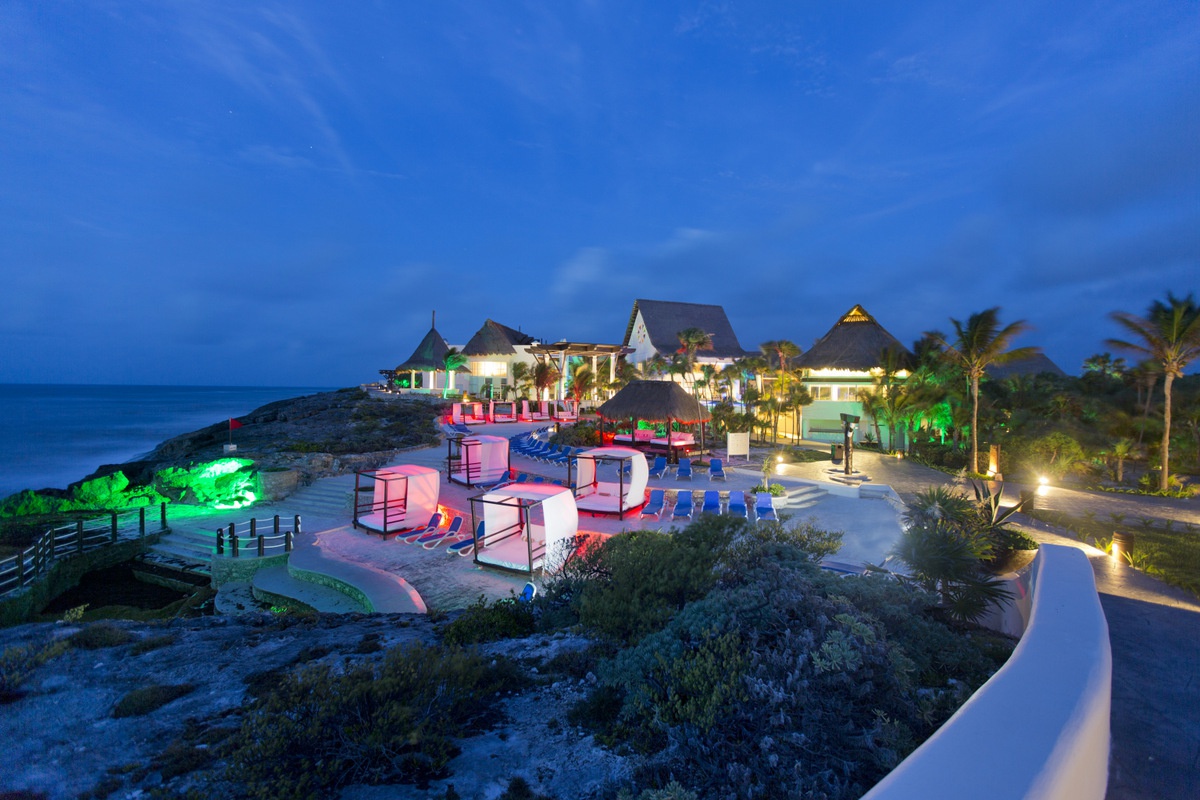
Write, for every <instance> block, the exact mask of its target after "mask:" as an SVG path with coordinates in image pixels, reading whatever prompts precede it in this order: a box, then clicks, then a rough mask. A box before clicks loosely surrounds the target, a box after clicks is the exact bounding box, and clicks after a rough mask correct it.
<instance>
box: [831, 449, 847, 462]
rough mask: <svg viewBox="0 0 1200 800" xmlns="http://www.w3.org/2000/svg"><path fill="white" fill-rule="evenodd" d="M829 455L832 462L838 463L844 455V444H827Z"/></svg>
mask: <svg viewBox="0 0 1200 800" xmlns="http://www.w3.org/2000/svg"><path fill="white" fill-rule="evenodd" d="M829 455H830V457H831V458H832V459H833V463H835V464H839V463H841V461H842V458H843V457H844V456H845V455H846V445H844V444H831V445H829Z"/></svg>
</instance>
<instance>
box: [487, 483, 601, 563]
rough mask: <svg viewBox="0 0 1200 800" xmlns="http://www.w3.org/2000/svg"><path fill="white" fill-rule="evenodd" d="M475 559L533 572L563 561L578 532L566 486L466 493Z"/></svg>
mask: <svg viewBox="0 0 1200 800" xmlns="http://www.w3.org/2000/svg"><path fill="white" fill-rule="evenodd" d="M471 529H472V531H473V532H474V536H475V563H476V564H482V565H484V566H489V567H499V568H500V569H507V570H512V571H514V572H526V573H533V572H535V571H537V570H543V571H546V572H553V571H555V570H557V569H558V567H559V566H561V565H562V560H563V559H564V558H565V557H566V554H567V550H568V549H569V548H570V546H571V543H572V542H573V540H574V538H575V535H576V534H577V533H578V532H579V511H578V510H577V509H576V508H575V498H574V496H572V494H571V490H570V489H566V488H564V487H562V486H554V485H551V484H530V483H515V484H511V485H508V486H503V487H500V488H499V489H493V490H491V491H489V492H487V493H485V494H481V495H479V496H477V497H472V498H471Z"/></svg>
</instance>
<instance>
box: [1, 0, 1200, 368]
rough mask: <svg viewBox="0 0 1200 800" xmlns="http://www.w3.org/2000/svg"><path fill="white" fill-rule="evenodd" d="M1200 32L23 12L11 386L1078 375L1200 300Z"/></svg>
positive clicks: (197, 8)
mask: <svg viewBox="0 0 1200 800" xmlns="http://www.w3.org/2000/svg"><path fill="white" fill-rule="evenodd" d="M1198 143H1200V5H1198V4H1197V2H1195V1H1194V0H1187V1H1184V0H1169V1H1168V2H1160V1H1158V0H1131V1H1130V2H1049V1H1048V0H1015V1H1013V2H1004V3H970V2H961V1H957V2H940V3H939V2H923V1H922V0H918V1H917V2H896V3H881V2H870V3H867V2H854V1H853V0H846V1H845V2H841V1H837V0H821V1H820V2H729V3H706V2H699V3H697V2H687V3H679V2H654V3H647V2H632V1H630V2H621V1H617V2H600V1H597V2H578V3H572V2H528V3H517V2H478V0H476V1H474V2H463V3H453V2H434V3H411V2H373V3H368V2H344V3H343V2H338V3H334V2H293V1H289V2H279V3H263V2H243V1H242V0H239V1H238V2H146V3H140V2H134V1H133V0H114V1H113V2H53V1H51V0H9V1H8V2H5V3H3V4H0V353H2V354H3V357H2V358H0V382H80V383H187V384H196V383H199V384H250V385H290V386H298V385H343V384H345V385H348V384H353V383H358V382H361V381H365V380H371V379H374V378H375V377H377V375H376V370H377V369H378V368H380V367H388V366H394V365H395V364H396V363H397V362H399V361H400V360H403V359H404V358H406V357H407V356H408V355H409V354H410V353H411V351H412V349H413V348H414V347H415V346H416V344H417V342H418V341H419V340H420V338H421V337H422V336H423V335H424V334H425V332H426V331H427V330H428V328H429V318H430V311H431V310H432V309H435V308H436V309H437V313H438V328H439V330H440V331H441V332H442V333H443V334H444V335H445V336H446V338H447V339H448V340H449V341H450V342H451V343H452V344H463V343H465V342H466V340H467V339H468V338H469V337H470V336H471V334H472V333H473V332H474V331H475V330H476V329H477V328H478V327H479V326H480V325H481V324H482V323H483V321H484V319H486V318H487V317H492V318H494V319H496V320H498V321H500V322H503V323H505V324H507V325H511V326H513V327H520V328H522V329H523V330H525V331H528V332H530V333H532V334H534V335H536V336H539V337H541V338H543V339H547V340H557V339H559V338H568V339H574V340H582V341H598V342H619V341H620V340H621V337H622V336H623V334H624V331H625V326H626V323H627V321H628V318H629V313H630V309H631V307H632V303H633V300H634V299H635V298H637V297H647V298H652V299H659V300H680V301H690V302H700V303H718V304H722V305H724V306H725V308H726V310H727V312H728V314H729V317H730V319H731V320H732V322H733V325H734V329H735V330H736V331H737V333H738V336H739V338H740V339H741V341H742V344H743V346H745V347H748V348H755V347H756V346H757V345H758V343H760V342H762V341H764V340H767V339H778V338H788V339H792V340H794V341H795V342H797V343H798V344H799V345H801V346H802V347H805V348H807V347H808V346H809V345H811V343H812V341H813V340H814V339H815V338H817V337H819V336H821V335H822V334H824V333H825V331H826V330H827V329H828V328H829V327H830V326H831V325H832V324H833V323H834V322H835V321H836V319H837V317H838V315H840V314H841V313H842V312H844V311H845V310H846V309H848V308H849V307H850V306H852V305H853V304H854V303H862V304H863V305H864V306H865V307H866V308H867V310H868V311H870V312H872V313H873V314H874V315H875V316H876V317H877V318H878V319H879V320H880V322H882V324H883V325H884V326H885V327H887V328H888V329H889V330H890V331H891V332H892V333H893V334H894V335H896V336H897V337H898V338H899V339H900V340H901V341H903V342H905V343H906V344H907V343H911V342H912V340H913V339H915V338H916V337H918V336H919V335H920V334H921V332H922V331H925V330H928V329H931V328H937V329H941V330H947V329H948V328H949V321H948V319H949V318H950V317H957V318H960V319H962V318H965V317H966V316H967V315H968V314H970V313H971V312H973V311H979V310H982V309H984V308H987V307H989V306H992V305H999V306H1001V307H1002V309H1003V311H1002V317H1003V319H1004V321H1010V320H1014V319H1025V320H1028V321H1029V322H1030V323H1031V324H1032V325H1033V326H1034V328H1035V332H1034V333H1032V334H1031V335H1029V336H1027V337H1026V338H1025V339H1024V340H1023V341H1022V343H1024V344H1040V345H1042V346H1043V347H1044V348H1045V350H1046V351H1047V353H1048V354H1049V355H1050V356H1051V357H1052V358H1053V359H1054V360H1055V361H1056V362H1058V363H1059V364H1060V366H1062V367H1063V368H1064V369H1066V370H1068V371H1069V372H1078V370H1079V365H1080V363H1081V361H1082V360H1083V359H1084V358H1086V357H1087V356H1088V355H1090V354H1092V353H1095V352H1097V351H1100V350H1103V349H1104V347H1103V345H1102V340H1103V339H1104V338H1105V337H1106V336H1112V335H1115V334H1116V333H1117V330H1116V328H1115V327H1114V326H1113V325H1112V324H1111V323H1110V322H1109V321H1108V319H1107V314H1108V313H1109V312H1111V311H1114V310H1128V311H1133V312H1136V313H1142V312H1144V311H1145V309H1146V308H1147V306H1148V305H1149V304H1150V302H1151V301H1153V300H1154V299H1156V298H1161V297H1164V296H1165V292H1166V291H1167V290H1168V289H1172V290H1174V291H1176V292H1177V293H1186V292H1187V291H1189V290H1192V289H1195V288H1196V286H1197V283H1198V281H1197V275H1200V146H1198Z"/></svg>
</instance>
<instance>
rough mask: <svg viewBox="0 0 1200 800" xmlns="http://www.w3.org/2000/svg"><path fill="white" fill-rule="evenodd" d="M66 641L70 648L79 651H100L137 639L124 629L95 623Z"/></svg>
mask: <svg viewBox="0 0 1200 800" xmlns="http://www.w3.org/2000/svg"><path fill="white" fill-rule="evenodd" d="M67 641H68V642H69V643H70V645H71V646H72V647H76V648H78V649H80V650H102V649H104V648H106V647H120V646H121V645H125V644H129V643H130V642H134V641H137V637H136V636H134V635H133V634H132V633H130V632H129V631H127V630H125V629H124V628H118V627H117V626H115V625H110V624H108V623H104V622H97V623H93V624H92V625H88V626H87V627H86V628H84V629H83V630H81V631H79V632H78V633H74V634H72V635H71V637H70V638H69V639H67Z"/></svg>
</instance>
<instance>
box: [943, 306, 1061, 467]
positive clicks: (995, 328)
mask: <svg viewBox="0 0 1200 800" xmlns="http://www.w3.org/2000/svg"><path fill="white" fill-rule="evenodd" d="M999 316H1000V308H999V307H996V308H989V309H987V310H986V311H980V312H978V313H976V314H972V315H971V316H970V317H968V318H967V322H966V324H965V325H964V324H963V323H961V322H959V321H958V320H956V319H951V320H950V322H951V323H953V325H954V335H955V336H954V342H953V344H951V343H949V342H947V341H946V340H945V339H944V338H942V337H941V335H940V334H936V333H929V334H927V335H928V336H931V337H932V338H935V339H937V340H939V341H940V343H941V344H942V345H943V346H944V348H945V350H944V352H945V355H946V357H947V358H949V359H950V361H951V362H952V363H954V364H956V365H957V366H958V368H959V369H961V370H962V371H963V373H964V374H965V375H966V377H967V380H968V381H969V382H970V384H971V460H970V461H969V462H968V463H969V464H970V465H971V472H975V473H978V472H979V430H978V427H979V381H980V379H982V378H983V376H984V373H985V372H986V371H987V368H988V367H989V366H991V365H992V364H1007V363H1009V362H1011V361H1017V360H1020V359H1022V358H1029V357H1030V356H1034V355H1037V354H1038V353H1039V352H1041V351H1040V350H1039V349H1038V348H1036V347H1018V348H1016V349H1014V350H1010V349H1009V345H1010V344H1011V343H1012V340H1013V339H1015V338H1016V337H1017V336H1018V335H1019V334H1021V333H1023V332H1025V331H1026V330H1028V329H1029V326H1028V325H1026V324H1025V322H1024V321H1023V320H1018V321H1017V322H1010V323H1009V324H1008V325H1006V326H1004V327H1003V328H1001V327H1000V320H999Z"/></svg>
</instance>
